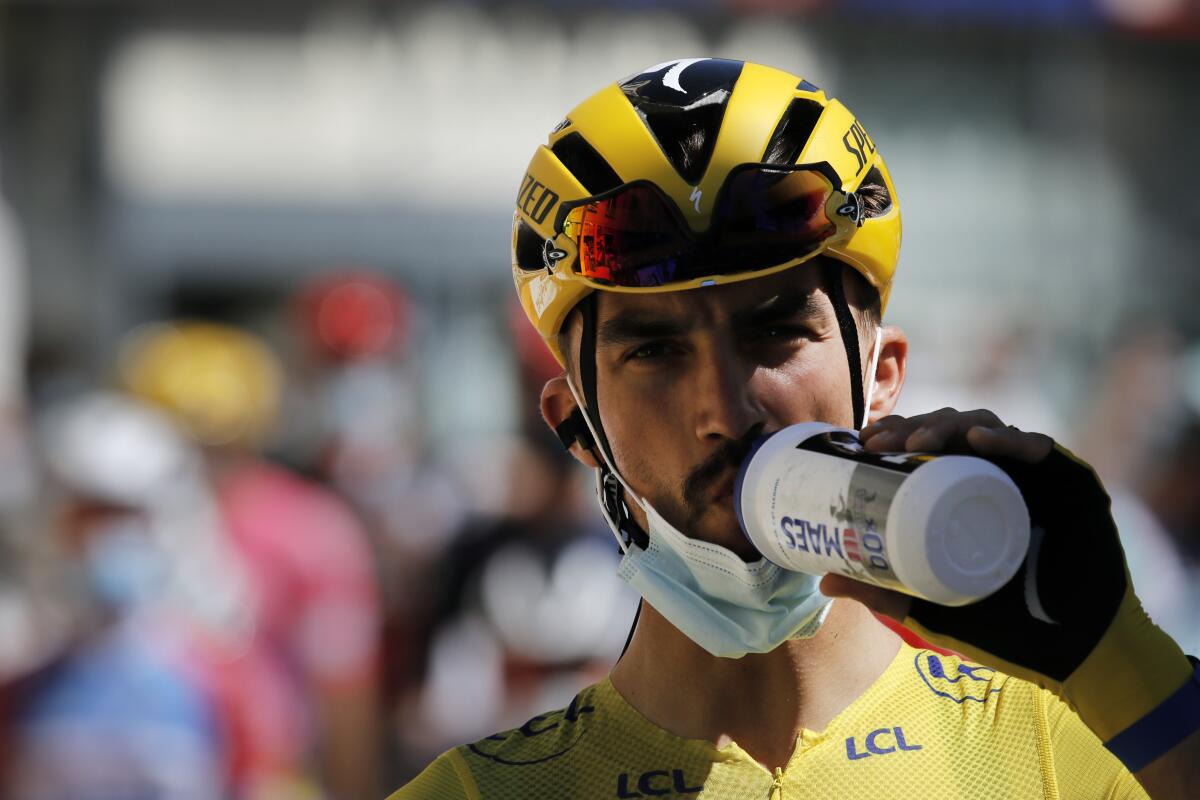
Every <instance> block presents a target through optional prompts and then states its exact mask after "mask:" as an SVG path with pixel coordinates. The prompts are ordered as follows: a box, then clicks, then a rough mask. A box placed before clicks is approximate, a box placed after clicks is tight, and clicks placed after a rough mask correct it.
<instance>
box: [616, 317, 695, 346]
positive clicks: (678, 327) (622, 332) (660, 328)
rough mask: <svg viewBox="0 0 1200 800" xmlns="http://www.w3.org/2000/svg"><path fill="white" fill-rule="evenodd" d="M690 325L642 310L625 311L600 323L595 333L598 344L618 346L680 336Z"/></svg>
mask: <svg viewBox="0 0 1200 800" xmlns="http://www.w3.org/2000/svg"><path fill="white" fill-rule="evenodd" d="M690 327H691V326H689V325H687V324H686V323H684V322H681V321H679V320H675V319H670V318H669V317H661V316H658V315H655V314H647V313H646V312H644V311H625V312H622V313H619V314H617V315H615V316H613V317H612V318H610V319H606V320H605V321H604V322H602V323H600V328H599V330H598V331H597V333H596V341H597V343H598V344H603V345H608V346H611V347H619V346H620V345H623V344H633V343H635V342H644V341H646V340H647V339H659V338H667V337H672V336H681V335H683V334H685V333H687V332H688V330H689V328H690Z"/></svg>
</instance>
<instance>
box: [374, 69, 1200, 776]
mask: <svg viewBox="0 0 1200 800" xmlns="http://www.w3.org/2000/svg"><path fill="white" fill-rule="evenodd" d="M899 243H900V209H899V200H898V199H897V196H896V192H895V189H894V187H893V185H892V181H891V178H890V177H889V174H888V170H887V167H886V166H885V164H884V162H883V159H882V158H881V156H880V154H879V152H878V150H877V148H876V146H875V143H874V142H873V140H872V139H871V138H870V136H869V135H868V133H867V132H866V130H865V129H864V127H863V126H862V124H861V123H860V122H859V121H858V120H857V119H856V118H855V117H854V116H853V115H852V114H851V113H850V112H849V111H848V110H847V109H846V108H845V107H844V106H843V105H842V104H841V103H839V102H838V101H836V100H833V99H831V98H829V97H828V96H827V95H826V94H825V93H824V92H823V91H822V90H820V89H819V88H818V87H816V86H814V85H813V84H811V83H809V82H808V81H806V80H804V79H802V78H800V77H798V76H795V75H790V74H787V73H784V72H780V71H778V70H774V69H770V68H767V67H763V66H759V65H756V64H750V63H743V62H739V61H730V60H724V59H681V60H675V61H667V62H664V63H661V64H658V65H655V66H653V67H650V68H648V69H646V70H644V71H642V72H640V73H638V74H636V75H633V76H631V77H629V78H626V79H624V80H622V81H620V82H618V83H615V84H610V85H609V86H607V87H606V88H604V89H602V90H601V91H599V92H598V93H596V94H594V95H593V96H592V97H590V98H589V99H587V100H585V101H584V102H583V103H582V104H580V105H579V106H577V107H576V108H575V109H573V110H572V111H571V112H569V113H568V115H567V117H566V118H565V119H564V120H563V121H562V122H561V123H560V124H559V125H558V126H556V127H555V128H554V130H553V131H552V132H551V134H550V138H549V141H548V143H547V145H546V146H544V147H539V148H538V150H537V151H536V153H535V155H534V157H533V160H532V161H531V163H530V166H529V168H528V171H527V174H526V175H525V178H524V180H523V182H522V184H521V187H520V189H519V190H518V194H517V201H516V213H515V216H514V229H513V265H512V269H513V276H514V280H515V283H516V286H517V289H518V293H519V294H520V297H521V300H522V303H523V305H524V308H525V310H526V313H527V315H528V316H529V318H530V320H531V322H533V324H534V325H535V326H536V327H537V328H538V330H539V332H540V333H541V334H542V336H543V337H544V338H545V340H546V341H547V343H548V345H550V347H551V348H552V349H553V350H554V351H555V353H556V354H557V355H558V357H559V362H560V364H562V365H563V366H564V367H565V372H564V374H562V375H561V376H559V377H557V378H555V379H554V380H552V381H550V382H549V383H548V384H547V385H546V387H545V389H544V390H543V393H542V412H543V416H544V417H545V419H546V422H547V423H548V424H549V425H550V426H551V427H552V428H554V429H555V430H556V431H557V432H558V433H559V435H560V437H561V438H562V440H563V443H564V444H566V445H568V446H569V447H570V448H571V452H572V453H573V454H574V456H575V457H576V458H577V459H578V460H579V461H580V462H582V463H584V464H585V465H587V466H588V467H590V468H592V469H593V470H596V473H597V490H598V491H597V496H598V499H599V501H600V505H601V511H602V512H603V513H604V515H605V517H606V518H607V519H608V521H609V523H610V527H611V528H612V531H613V533H614V535H615V536H616V538H617V540H618V544H619V545H620V547H621V548H622V550H623V551H624V552H625V555H624V558H623V560H622V564H621V568H620V571H619V574H620V575H621V577H622V579H623V580H625V581H626V582H627V583H629V584H630V585H631V586H633V587H634V588H636V589H637V590H638V592H639V593H640V594H641V595H642V598H643V602H642V605H641V614H640V618H639V620H638V622H637V624H636V627H635V630H634V632H633V635H632V639H631V641H630V643H629V645H628V648H627V650H626V652H625V654H624V655H623V656H622V657H621V658H620V659H619V660H618V662H617V664H616V666H615V667H614V668H613V670H612V672H611V673H610V675H609V676H608V677H607V678H605V679H604V680H602V681H600V682H599V683H597V684H595V685H593V686H591V687H588V688H587V689H584V690H583V691H582V692H580V693H579V694H578V695H576V697H575V698H574V699H573V700H572V701H571V702H570V703H569V704H568V705H567V706H566V707H565V708H564V709H561V710H559V711H551V712H547V713H544V714H539V715H537V716H535V717H533V718H532V719H530V720H529V721H528V722H526V723H525V724H524V725H522V726H520V727H519V728H515V729H513V730H510V731H507V732H504V733H498V734H495V735H493V736H489V737H487V738H485V739H481V740H479V741H477V742H474V743H472V744H469V745H465V746H461V747H457V748H454V749H451V750H449V751H447V752H446V753H445V754H443V755H442V756H441V757H439V758H438V759H437V760H435V761H434V762H433V763H432V764H431V765H430V766H429V767H428V768H427V769H426V770H425V771H424V772H423V773H422V774H421V775H420V776H418V777H417V778H416V779H415V780H414V781H413V782H412V783H410V784H409V785H408V786H407V787H405V788H403V789H401V790H400V791H399V792H398V793H397V794H396V795H394V796H395V797H396V798H408V797H413V798H416V797H422V798H424V797H437V798H453V797H486V798H504V797H534V796H550V795H553V796H570V797H627V798H633V797H648V796H670V795H675V796H698V797H750V796H753V797H773V798H779V797H790V796H799V795H806V796H807V795H827V796H837V797H878V796H893V797H909V796H925V795H933V796H942V795H945V794H951V795H954V796H961V795H970V796H980V797H982V796H991V797H1044V796H1049V795H1053V796H1060V797H1096V796H1132V797H1140V796H1146V791H1145V790H1149V791H1150V792H1151V793H1152V794H1153V795H1154V796H1155V797H1162V798H1169V797H1178V798H1183V797H1194V796H1195V795H1196V794H1197V792H1198V791H1200V773H1198V772H1197V770H1198V769H1200V766H1198V765H1200V758H1198V756H1200V733H1197V728H1200V676H1198V675H1197V673H1196V667H1195V665H1194V664H1193V663H1191V662H1190V661H1189V660H1188V659H1187V658H1186V657H1185V656H1184V654H1183V652H1182V651H1181V650H1180V648H1179V646H1178V645H1177V644H1176V643H1175V642H1174V641H1172V640H1171V639H1170V637H1168V636H1167V635H1166V634H1165V633H1163V632H1162V631H1161V630H1160V629H1159V628H1157V627H1156V626H1154V625H1153V624H1152V623H1151V622H1150V621H1149V619H1148V618H1147V617H1146V615H1145V613H1144V612H1143V611H1142V610H1141V606H1140V604H1139V602H1138V600H1137V597H1136V595H1135V594H1134V593H1133V587H1132V584H1131V582H1130V581H1129V579H1128V577H1127V572H1126V569H1125V565H1124V560H1123V557H1122V554H1121V549H1120V544H1119V541H1118V538H1117V532H1116V528H1115V526H1114V525H1113V522H1112V519H1111V517H1110V516H1109V513H1108V502H1107V498H1106V496H1105V495H1104V492H1103V489H1102V487H1101V485H1100V484H1099V482H1098V480H1096V478H1095V476H1094V473H1092V472H1091V471H1090V470H1089V469H1088V468H1086V466H1084V465H1082V464H1081V463H1080V462H1078V461H1077V460H1075V459H1074V458H1073V457H1072V456H1071V455H1070V454H1069V453H1067V452H1066V451H1065V450H1063V449H1062V448H1060V447H1058V446H1056V445H1055V444H1054V442H1053V441H1052V440H1051V439H1049V437H1046V436H1044V435H1042V434H1035V433H1026V432H1022V431H1020V430H1018V429H1016V428H1012V427H1006V426H1004V424H1003V423H1002V422H1001V421H1000V420H999V419H998V418H997V417H996V415H995V414H993V413H991V412H989V411H985V410H978V411H972V412H959V411H956V410H953V409H949V408H946V409H942V410H941V411H938V412H933V413H930V414H921V415H917V416H915V417H911V418H904V417H899V416H897V415H892V414H891V413H890V412H891V410H892V408H893V407H894V405H895V403H896V400H897V397H898V395H899V393H900V390H901V388H902V386H903V383H904V376H905V367H906V361H907V350H908V346H907V340H906V337H905V335H904V333H903V332H902V331H901V330H900V329H899V328H896V327H894V326H886V327H885V326H882V323H881V319H882V314H883V312H884V310H885V308H886V304H887V299H888V295H889V292H890V288H891V283H892V278H893V275H894V271H895V267H896V263H897V259H898V256H899ZM864 367H865V368H864ZM807 420H820V421H824V422H828V423H832V424H835V425H840V426H844V427H855V428H857V427H858V426H860V425H861V426H865V427H864V429H863V431H862V438H863V441H864V446H865V448H866V450H867V451H868V452H872V453H879V452H894V451H896V450H903V451H926V452H943V451H949V452H960V453H962V452H965V453H971V452H974V453H978V454H981V455H983V456H985V457H990V458H993V459H998V460H1001V461H1002V462H1003V463H1004V464H1005V466H1006V469H1008V470H1009V472H1010V474H1012V475H1013V476H1014V480H1016V481H1017V483H1018V485H1020V486H1021V487H1022V489H1023V493H1024V496H1025V499H1026V502H1027V503H1028V504H1029V506H1030V508H1031V516H1032V517H1033V518H1034V519H1036V520H1039V522H1040V523H1041V524H1042V525H1043V526H1044V528H1039V530H1043V533H1042V535H1041V536H1040V538H1039V537H1035V538H1037V543H1036V544H1035V546H1034V547H1033V548H1031V551H1030V553H1031V555H1030V558H1029V559H1028V560H1027V561H1026V563H1025V564H1024V565H1023V567H1022V569H1021V570H1020V571H1019V572H1018V574H1017V575H1016V576H1015V577H1014V579H1013V580H1012V581H1011V582H1010V583H1009V584H1008V585H1006V586H1005V587H1003V588H1002V589H1001V590H999V591H998V592H996V593H995V594H994V595H992V596H990V597H988V598H985V599H983V600H981V601H979V602H978V603H975V604H972V605H968V606H963V607H959V608H947V607H942V606H938V605H936V604H934V603H931V602H929V601H925V600H920V599H915V598H910V597H906V596H903V595H899V594H896V593H893V592H889V591H887V590H884V589H881V588H879V587H874V586H869V585H866V584H860V583H856V582H854V581H851V580H849V579H846V578H842V577H841V576H838V575H826V576H825V577H824V578H822V579H818V578H817V577H814V576H808V575H804V574H801V573H789V572H786V571H784V570H781V569H780V568H779V567H777V566H775V565H772V564H770V563H769V562H766V561H765V560H764V559H761V558H760V556H759V554H758V553H757V552H755V551H754V550H753V547H752V546H751V545H750V543H749V542H748V540H747V539H746V538H745V536H744V535H743V534H742V533H741V531H740V529H739V527H738V524H737V520H736V515H735V513H734V509H733V507H732V497H733V494H734V492H733V483H734V476H735V473H736V470H737V467H738V465H739V464H740V463H741V462H742V461H743V459H744V458H745V457H746V455H747V453H748V452H749V450H750V448H751V446H752V444H753V443H754V441H756V440H757V439H758V438H759V437H760V436H761V435H762V434H763V433H765V432H771V431H774V430H777V429H779V428H781V427H784V426H786V425H789V424H792V423H796V422H801V421H807ZM868 422H870V424H869V425H868ZM1081 541H1086V542H1087V547H1080V546H1078V545H1079V542H1081ZM868 606H869V608H870V609H873V610H875V611H877V612H879V613H884V614H887V615H889V616H892V617H894V618H896V619H898V620H901V621H903V622H904V623H905V625H906V626H907V627H910V628H913V629H914V630H916V631H917V632H918V633H920V634H921V635H922V636H924V637H925V638H926V639H928V640H929V641H932V642H934V643H935V644H937V643H940V644H942V645H944V646H947V647H951V648H953V649H954V650H955V651H957V652H960V653H965V654H966V655H967V656H968V657H970V658H971V659H977V660H978V662H981V663H975V662H973V661H970V660H967V658H961V657H958V656H949V655H941V654H936V653H934V652H932V651H927V650H926V651H922V650H917V649H915V648H912V647H909V646H908V645H905V644H902V643H901V641H900V639H899V638H898V637H897V635H896V634H895V633H893V632H892V631H891V630H890V629H888V628H887V627H885V626H884V625H882V624H881V623H880V622H879V621H878V620H877V619H876V618H875V616H874V615H873V614H872V613H871V611H870V610H868ZM985 665H987V666H985ZM1001 670H1003V672H1002V671H1001ZM1041 687H1046V688H1041ZM1051 690H1053V691H1051ZM1056 694H1057V695H1058V696H1056ZM1064 701H1065V702H1064ZM1102 742H1103V744H1102ZM1134 772H1136V773H1137V778H1136V779H1135V777H1134V775H1133V773H1134ZM1139 781H1140V784H1141V785H1139Z"/></svg>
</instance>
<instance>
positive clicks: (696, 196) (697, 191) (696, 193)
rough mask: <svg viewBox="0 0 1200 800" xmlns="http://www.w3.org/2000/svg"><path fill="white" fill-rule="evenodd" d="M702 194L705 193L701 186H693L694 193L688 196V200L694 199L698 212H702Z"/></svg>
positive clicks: (694, 205)
mask: <svg viewBox="0 0 1200 800" xmlns="http://www.w3.org/2000/svg"><path fill="white" fill-rule="evenodd" d="M701 194H703V193H702V192H701V191H700V187H699V186H693V187H692V193H691V194H690V195H689V196H688V200H691V201H692V206H693V207H694V208H695V209H696V213H697V214H699V213H700V195H701Z"/></svg>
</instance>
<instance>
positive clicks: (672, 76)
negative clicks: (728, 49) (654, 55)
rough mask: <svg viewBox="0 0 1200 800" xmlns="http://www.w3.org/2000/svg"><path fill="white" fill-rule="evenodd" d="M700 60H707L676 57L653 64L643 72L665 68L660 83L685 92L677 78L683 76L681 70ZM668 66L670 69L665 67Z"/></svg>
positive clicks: (705, 59)
mask: <svg viewBox="0 0 1200 800" xmlns="http://www.w3.org/2000/svg"><path fill="white" fill-rule="evenodd" d="M700 61H708V59H707V58H677V59H675V60H674V61H664V62H662V63H661V64H655V65H654V66H653V67H651V68H650V69H648V70H646V73H645V74H649V73H652V72H658V71H659V70H660V69H666V70H667V71H666V72H665V73H663V76H662V79H661V81H660V82H661V83H662V85H663V86H665V87H667V88H668V89H674V90H675V91H677V92H679V93H680V94H687V90H686V89H684V88H683V87H682V86H681V85H680V84H679V79H680V78H681V77H683V71H684V70H685V69H687V68H688V67H690V66H691V65H692V64H696V63H698V62H700ZM667 67H670V69H667Z"/></svg>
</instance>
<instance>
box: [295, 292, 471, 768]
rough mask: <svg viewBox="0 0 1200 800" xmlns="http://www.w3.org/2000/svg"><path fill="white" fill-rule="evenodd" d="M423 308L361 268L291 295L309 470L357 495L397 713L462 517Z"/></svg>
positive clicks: (384, 704) (385, 701)
mask: <svg viewBox="0 0 1200 800" xmlns="http://www.w3.org/2000/svg"><path fill="white" fill-rule="evenodd" d="M414 306H415V304H414V303H413V301H412V300H411V298H410V297H409V295H408V293H407V292H406V291H405V289H404V287H402V286H401V285H400V284H399V283H398V282H396V281H395V280H393V279H391V278H389V277H387V276H384V275H381V274H379V273H376V272H373V271H369V270H364V269H337V270H331V271H329V272H326V273H322V274H320V275H318V276H316V277H315V278H313V279H311V280H310V281H308V282H307V283H306V284H305V285H303V286H302V287H301V288H300V290H299V291H298V292H297V293H296V296H295V300H294V303H293V308H294V312H295V313H294V317H293V318H294V320H295V322H296V325H295V330H296V331H297V332H298V333H299V335H300V336H301V338H302V339H303V340H304V344H305V347H304V349H303V352H304V353H305V354H306V355H307V358H306V359H305V360H304V362H303V363H302V364H301V365H300V366H299V367H298V369H297V370H296V371H297V373H299V375H300V376H301V381H302V383H303V384H304V386H305V390H306V391H307V393H308V396H309V403H310V405H311V406H313V407H314V411H313V413H311V414H310V419H311V420H315V424H311V425H310V426H309V431H308V435H309V438H310V439H311V446H310V448H309V449H310V451H311V457H310V459H309V465H310V470H311V473H312V474H315V475H319V476H322V477H323V478H325V479H327V480H328V481H329V482H330V483H331V484H332V485H333V486H335V487H337V489H338V490H339V491H340V492H341V493H342V494H343V495H344V496H345V497H346V498H347V499H348V500H349V501H350V502H351V503H352V504H353V506H354V508H355V509H356V510H357V511H358V512H359V514H360V515H361V516H362V518H363V519H364V521H365V522H366V525H367V531H368V532H369V533H370V534H371V536H372V539H373V544H374V552H375V558H376V565H377V572H378V575H379V581H380V589H381V599H382V623H381V624H382V641H381V647H382V652H381V662H380V663H381V667H380V672H381V684H380V691H381V696H380V702H381V708H384V709H388V710H389V713H390V712H391V711H393V710H394V709H396V708H397V705H398V703H400V701H401V698H402V697H404V696H406V695H409V694H411V693H412V692H413V691H415V690H416V687H417V686H418V685H419V683H420V680H421V676H422V672H423V664H424V661H425V658H426V655H427V645H428V639H429V633H430V626H431V624H432V618H433V615H434V613H435V607H436V603H437V598H438V594H439V592H440V586H439V584H438V582H437V571H436V569H434V567H435V565H436V563H437V562H438V560H439V559H440V558H441V556H442V553H443V552H444V550H445V548H446V546H447V545H448V544H449V542H450V540H451V538H452V537H453V534H454V532H455V530H456V529H457V528H458V527H459V526H460V524H461V520H462V516H463V512H462V507H463V501H462V499H461V492H460V491H458V489H457V487H456V486H455V484H454V483H453V482H452V481H451V480H450V478H449V476H448V474H447V472H446V471H445V470H444V469H443V467H442V466H441V464H440V463H439V461H438V460H437V459H436V458H435V457H434V454H433V453H432V451H431V447H430V446H429V441H428V437H427V434H426V431H425V425H424V417H423V414H422V409H421V407H420V380H421V375H420V372H419V370H420V365H419V364H418V363H416V359H414V358H412V355H413V349H414V344H413V339H414V337H415V336H416V330H415V328H416V322H415V320H414V316H415V315H416V310H415V308H414ZM401 718H402V720H403V715H402V716H401ZM391 733H393V730H392V729H391V727H389V734H391ZM399 735H403V730H401V731H400V732H399ZM393 766H395V765H394V764H393V763H390V762H389V767H393Z"/></svg>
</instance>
